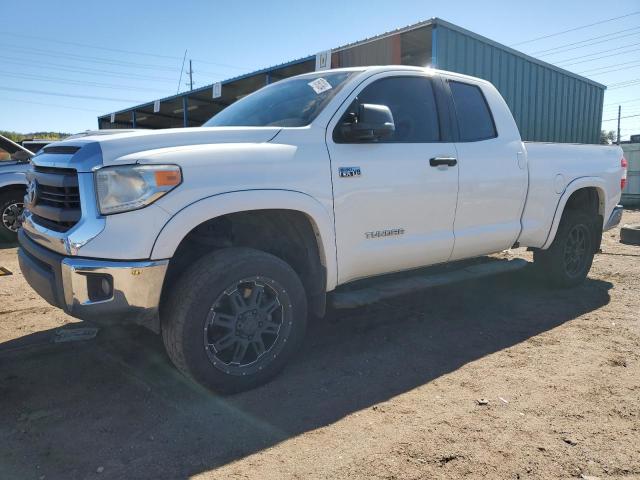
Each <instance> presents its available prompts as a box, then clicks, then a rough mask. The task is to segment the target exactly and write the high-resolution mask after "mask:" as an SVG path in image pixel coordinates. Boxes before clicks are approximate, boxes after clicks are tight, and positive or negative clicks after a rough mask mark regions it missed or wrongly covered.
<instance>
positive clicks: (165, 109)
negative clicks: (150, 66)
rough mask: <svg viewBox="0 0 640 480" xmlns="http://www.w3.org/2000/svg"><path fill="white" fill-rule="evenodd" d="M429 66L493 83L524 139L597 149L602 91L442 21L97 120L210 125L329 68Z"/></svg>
mask: <svg viewBox="0 0 640 480" xmlns="http://www.w3.org/2000/svg"><path fill="white" fill-rule="evenodd" d="M392 64H393V65H417V66H432V67H433V68H439V69H442V70H449V71H453V72H459V73H464V74H468V75H473V76H476V77H480V78H484V79H486V80H489V81H490V82H492V83H493V84H494V85H495V86H496V87H497V88H498V90H499V91H500V93H501V94H502V95H503V96H504V98H505V100H506V102H507V104H508V105H509V107H510V108H511V111H512V113H513V116H514V117H515V119H516V122H517V124H518V126H519V128H520V132H521V133H522V137H523V139H524V140H529V141H540V142H572V143H598V141H599V138H600V124H601V120H602V105H603V98H604V90H605V88H606V87H605V86H604V85H602V84H599V83H597V82H594V81H592V80H589V79H588V78H585V77H582V76H580V75H577V74H575V73H572V72H569V71H567V70H563V69H561V68H559V67H556V66H554V65H551V64H549V63H546V62H544V61H542V60H538V59H536V58H534V57H531V56H529V55H526V54H524V53H522V52H519V51H517V50H514V49H512V48H509V47H507V46H505V45H502V44H500V43H497V42H494V41H493V40H490V39H488V38H485V37H482V36H480V35H478V34H475V33H473V32H470V31H469V30H466V29H464V28H461V27H458V26H456V25H453V24H451V23H449V22H446V21H444V20H441V19H439V18H433V19H430V20H427V21H424V22H420V23H417V24H415V25H410V26H408V27H405V28H402V29H398V30H394V31H392V32H387V33H384V34H381V35H378V36H376V37H372V38H368V39H365V40H362V41H359V42H355V43H351V44H348V45H344V46H341V47H338V48H334V49H332V50H327V51H325V52H320V53H318V54H317V55H312V56H309V57H305V58H301V59H298V60H294V61H291V62H288V63H285V64H281V65H277V66H274V67H270V68H266V69H263V70H259V71H256V72H253V73H250V74H247V75H242V76H239V77H235V78H231V79H229V80H225V81H223V82H219V83H216V84H212V85H208V86H205V87H202V88H198V89H194V90H192V91H189V92H183V93H180V94H178V95H173V96H171V97H166V98H163V99H159V100H156V101H151V102H149V103H145V104H141V105H137V106H135V107H132V108H128V109H125V110H120V111H118V112H114V113H111V114H107V115H104V116H101V117H98V126H99V128H101V129H102V128H131V127H134V128H170V127H190V126H199V125H202V123H204V122H205V121H206V120H208V119H209V118H210V117H212V116H213V115H215V114H216V113H217V112H219V111H220V110H222V109H223V108H224V107H226V106H228V105H230V104H231V103H233V102H234V101H236V100H237V99H239V98H242V97H243V96H245V95H247V94H249V93H251V92H253V91H255V90H257V89H259V88H261V87H262V86H264V85H265V84H268V83H271V82H274V81H277V80H281V79H283V78H287V77H290V76H293V75H298V74H300V73H306V72H311V71H314V70H323V69H326V68H339V67H355V66H367V65H392Z"/></svg>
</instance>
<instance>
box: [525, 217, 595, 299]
mask: <svg viewBox="0 0 640 480" xmlns="http://www.w3.org/2000/svg"><path fill="white" fill-rule="evenodd" d="M593 232H594V221H593V219H592V218H591V217H590V216H589V215H587V214H586V213H583V212H579V211H574V210H566V211H565V212H564V213H563V214H562V218H561V220H560V225H559V226H558V231H557V233H556V237H555V239H554V240H553V243H552V244H551V246H550V247H549V248H548V249H547V250H536V251H535V252H534V254H533V262H534V264H535V265H536V267H538V270H539V271H540V273H541V274H542V275H543V276H544V277H545V278H546V279H547V280H549V281H550V282H551V283H552V284H553V285H555V286H557V287H573V286H576V285H579V284H580V283H582V282H583V281H584V280H585V278H587V274H588V273H589V270H590V269H591V263H592V262H593V256H594V253H595V248H594V233H593Z"/></svg>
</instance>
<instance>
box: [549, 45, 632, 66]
mask: <svg viewBox="0 0 640 480" xmlns="http://www.w3.org/2000/svg"><path fill="white" fill-rule="evenodd" d="M636 45H640V43H630V44H627V45H622V46H621V47H619V48H628V47H635V46H636ZM612 51H613V50H612V49H610V48H609V49H607V50H601V51H599V52H593V53H588V54H586V55H580V56H579V57H572V58H566V59H564V60H558V61H556V62H554V63H555V64H556V65H559V64H563V63H564V64H565V66H566V67H568V66H570V65H578V64H579V63H585V62H593V61H594V60H600V59H601V58H608V57H614V56H619V55H625V54H627V53H633V52H636V51H637V49H635V48H633V49H631V50H625V51H624V52H620V51H616V52H615V53H610V54H609V55H603V56H601V57H595V58H589V59H587V60H581V61H579V62H573V63H566V62H570V61H572V60H578V59H580V58H585V57H592V56H594V55H599V54H601V53H607V52H612Z"/></svg>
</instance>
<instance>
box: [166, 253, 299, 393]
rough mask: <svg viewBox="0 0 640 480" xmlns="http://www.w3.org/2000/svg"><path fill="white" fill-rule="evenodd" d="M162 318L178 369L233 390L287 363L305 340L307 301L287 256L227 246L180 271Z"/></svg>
mask: <svg viewBox="0 0 640 480" xmlns="http://www.w3.org/2000/svg"><path fill="white" fill-rule="evenodd" d="M260 292H262V293H260ZM161 321H162V338H163V341H164V345H165V348H166V350H167V353H168V354H169V357H170V358H171V360H172V361H173V363H174V364H175V365H176V367H177V368H178V369H179V370H180V371H181V372H182V373H184V374H185V375H186V376H188V377H190V378H191V379H193V380H195V381H196V382H198V383H200V384H201V385H204V386H205V387H207V388H209V389H211V390H213V391H215V392H218V393H225V394H227V393H236V392H240V391H243V390H248V389H251V388H255V387H257V386H259V385H261V384H263V383H265V382H267V381H269V380H270V379H271V378H273V377H274V376H275V375H276V374H277V373H279V372H280V371H281V370H282V369H283V368H284V366H285V364H286V363H287V361H288V360H289V359H290V358H291V357H292V355H293V354H294V353H295V352H296V350H297V349H298V347H299V346H300V344H301V343H302V340H303V338H304V333H305V330H306V324H307V301H306V295H305V291H304V287H303V286H302V282H301V281H300V279H299V277H298V275H297V274H296V273H295V272H294V271H293V269H292V268H291V267H290V266H289V265H288V264H287V263H285V262H284V261H282V260H280V259H279V258H277V257H275V256H273V255H270V254H268V253H265V252H262V251H259V250H254V249H250V248H226V249H222V250H218V251H216V252H214V253H211V254H208V255H206V256H204V257H202V258H201V259H199V260H198V262H197V263H195V264H194V265H192V266H191V267H189V268H188V269H187V270H186V271H185V272H184V273H183V274H182V276H181V277H179V279H178V280H177V282H176V283H175V288H173V289H172V291H171V292H170V293H169V297H168V299H167V302H166V305H165V307H164V308H163V310H162V315H161ZM276 330H277V332H276ZM230 342H233V343H230ZM243 348H244V351H242V349H243Z"/></svg>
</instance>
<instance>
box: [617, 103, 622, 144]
mask: <svg viewBox="0 0 640 480" xmlns="http://www.w3.org/2000/svg"><path fill="white" fill-rule="evenodd" d="M621 112H622V105H618V135H617V136H616V143H617V144H618V145H620V113H621Z"/></svg>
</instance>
